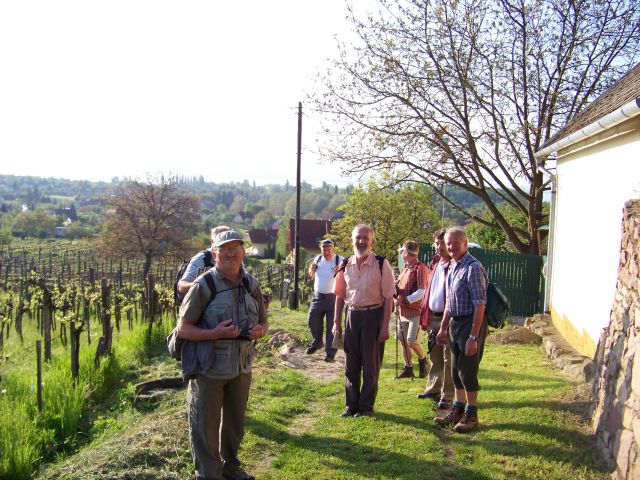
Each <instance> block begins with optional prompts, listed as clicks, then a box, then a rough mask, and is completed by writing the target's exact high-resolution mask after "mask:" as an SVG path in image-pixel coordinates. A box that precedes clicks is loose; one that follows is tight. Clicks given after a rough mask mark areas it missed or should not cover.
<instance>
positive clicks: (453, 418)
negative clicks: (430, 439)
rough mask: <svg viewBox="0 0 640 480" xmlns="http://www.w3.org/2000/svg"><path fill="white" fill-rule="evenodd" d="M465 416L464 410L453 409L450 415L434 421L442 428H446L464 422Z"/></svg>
mask: <svg viewBox="0 0 640 480" xmlns="http://www.w3.org/2000/svg"><path fill="white" fill-rule="evenodd" d="M463 415H464V408H459V409H458V408H456V407H451V410H449V413H447V415H445V416H444V417H436V418H434V419H433V421H434V422H436V423H437V424H438V425H440V426H441V427H446V426H447V425H452V424H454V423H455V424H457V423H458V422H459V421H460V420H462V416H463Z"/></svg>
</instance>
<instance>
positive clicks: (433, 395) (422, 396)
mask: <svg viewBox="0 0 640 480" xmlns="http://www.w3.org/2000/svg"><path fill="white" fill-rule="evenodd" d="M418 398H420V399H425V398H428V399H429V400H433V401H434V402H437V401H438V399H439V398H440V394H439V393H435V392H434V393H419V394H418Z"/></svg>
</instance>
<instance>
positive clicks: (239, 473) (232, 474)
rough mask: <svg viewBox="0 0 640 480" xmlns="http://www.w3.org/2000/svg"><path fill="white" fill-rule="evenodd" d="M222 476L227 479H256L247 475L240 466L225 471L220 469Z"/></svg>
mask: <svg viewBox="0 0 640 480" xmlns="http://www.w3.org/2000/svg"><path fill="white" fill-rule="evenodd" d="M222 478H224V479H229V480H256V477H254V476H253V475H249V474H248V473H247V472H245V471H244V470H243V469H241V468H240V467H236V468H234V469H230V470H227V471H225V470H224V469H223V470H222Z"/></svg>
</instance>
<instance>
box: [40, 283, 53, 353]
mask: <svg viewBox="0 0 640 480" xmlns="http://www.w3.org/2000/svg"><path fill="white" fill-rule="evenodd" d="M39 286H40V288H41V289H42V330H43V332H42V333H43V336H44V361H45V362H50V361H51V317H52V314H53V302H52V300H51V292H50V291H49V289H48V288H47V286H46V284H45V283H44V279H40V283H39Z"/></svg>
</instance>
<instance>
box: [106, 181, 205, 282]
mask: <svg viewBox="0 0 640 480" xmlns="http://www.w3.org/2000/svg"><path fill="white" fill-rule="evenodd" d="M109 203H110V206H111V207H112V208H113V214H112V215H111V216H110V217H109V218H108V220H107V221H106V222H105V225H104V227H103V232H102V243H103V246H104V248H105V249H106V250H107V251H109V252H110V253H112V254H116V255H122V256H142V257H143V258H144V261H145V263H144V271H143V278H146V277H147V274H148V273H149V271H150V270H151V263H152V261H153V259H154V258H158V257H160V258H165V257H176V256H180V255H183V254H184V252H185V250H187V249H188V248H189V240H190V239H191V238H192V237H193V234H194V232H196V231H197V228H198V224H199V221H200V203H199V201H198V200H197V199H196V198H195V197H193V196H190V195H185V194H183V193H180V191H179V190H178V187H177V185H176V184H175V183H174V182H172V181H167V180H165V179H164V178H161V179H160V180H158V181H154V180H151V179H150V180H148V181H147V182H138V181H133V182H129V183H127V184H126V185H125V186H123V187H122V188H120V189H119V190H118V191H117V192H116V193H115V195H114V196H113V197H111V199H110V201H109Z"/></svg>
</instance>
